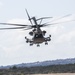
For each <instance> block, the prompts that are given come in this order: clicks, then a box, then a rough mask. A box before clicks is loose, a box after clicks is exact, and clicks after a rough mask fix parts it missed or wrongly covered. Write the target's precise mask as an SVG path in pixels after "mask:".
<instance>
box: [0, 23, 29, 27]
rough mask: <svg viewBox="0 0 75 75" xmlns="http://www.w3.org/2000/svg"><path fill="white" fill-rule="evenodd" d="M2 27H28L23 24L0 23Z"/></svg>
mask: <svg viewBox="0 0 75 75" xmlns="http://www.w3.org/2000/svg"><path fill="white" fill-rule="evenodd" d="M0 24H2V25H14V26H28V25H24V24H12V23H0Z"/></svg>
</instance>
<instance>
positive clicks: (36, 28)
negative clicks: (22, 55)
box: [0, 9, 69, 47]
mask: <svg viewBox="0 0 75 75" xmlns="http://www.w3.org/2000/svg"><path fill="white" fill-rule="evenodd" d="M25 11H26V14H27V16H28V20H29V22H30V24H31V25H25V24H12V23H0V24H2V25H13V26H17V27H12V28H0V30H7V29H24V30H30V29H32V30H31V31H30V32H29V35H30V36H32V39H29V38H28V37H26V36H25V40H26V43H30V44H29V45H30V46H33V45H34V44H36V45H37V47H39V46H40V44H42V43H45V45H48V42H49V41H51V35H49V36H48V37H45V35H46V33H47V32H46V30H42V29H41V27H45V26H49V25H52V24H48V23H42V20H43V19H49V18H52V17H41V18H38V19H37V18H36V17H35V16H34V17H30V15H29V13H28V11H27V9H25ZM67 16H69V15H66V16H63V17H62V18H64V17H67ZM58 19H60V18H58ZM38 21H40V22H39V23H38Z"/></svg>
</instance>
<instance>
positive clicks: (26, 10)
mask: <svg viewBox="0 0 75 75" xmlns="http://www.w3.org/2000/svg"><path fill="white" fill-rule="evenodd" d="M25 10H26V13H27V16H28V19H29V21H30V23H31V24H32V25H33V23H32V21H31V18H30V16H29V14H28V11H27V9H25Z"/></svg>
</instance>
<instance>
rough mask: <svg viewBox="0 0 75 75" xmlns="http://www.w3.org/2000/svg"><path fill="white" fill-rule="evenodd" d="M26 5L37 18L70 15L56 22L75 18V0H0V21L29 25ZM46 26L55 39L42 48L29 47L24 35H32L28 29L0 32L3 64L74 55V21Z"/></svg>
mask: <svg viewBox="0 0 75 75" xmlns="http://www.w3.org/2000/svg"><path fill="white" fill-rule="evenodd" d="M25 8H26V9H27V10H28V12H29V14H30V15H31V16H36V17H37V18H39V17H43V16H48V17H53V19H55V18H58V17H61V16H65V15H68V14H71V15H70V16H68V17H65V18H63V19H61V20H58V21H55V23H56V22H64V21H69V20H75V0H0V22H4V23H5V22H10V23H22V24H28V21H27V15H26V12H25ZM51 20H52V19H50V20H48V22H50V21H51ZM1 27H8V26H2V25H0V28H1ZM44 29H45V30H46V31H47V34H46V36H49V34H51V35H52V37H51V39H52V40H51V42H49V44H48V45H47V46H45V45H44V43H43V44H41V45H40V47H37V46H36V45H33V46H31V47H30V46H29V44H27V43H26V42H25V39H24V37H25V36H27V37H30V36H29V35H28V32H29V31H25V30H3V31H0V66H1V65H11V64H19V63H29V62H37V61H46V60H55V59H65V58H74V57H75V21H72V22H67V23H62V24H56V25H53V26H49V27H46V28H43V30H44ZM30 38H31V37H30Z"/></svg>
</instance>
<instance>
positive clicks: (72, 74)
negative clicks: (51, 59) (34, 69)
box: [33, 73, 75, 75]
mask: <svg viewBox="0 0 75 75" xmlns="http://www.w3.org/2000/svg"><path fill="white" fill-rule="evenodd" d="M33 75H75V73H54V74H53V73H52V74H33Z"/></svg>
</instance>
